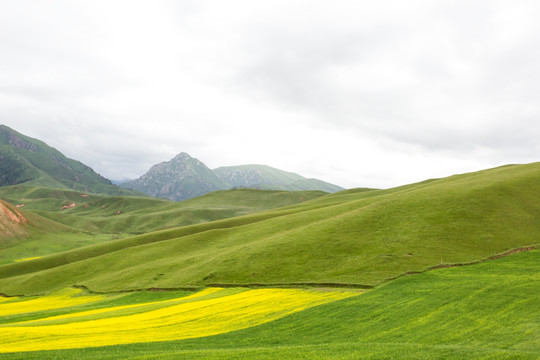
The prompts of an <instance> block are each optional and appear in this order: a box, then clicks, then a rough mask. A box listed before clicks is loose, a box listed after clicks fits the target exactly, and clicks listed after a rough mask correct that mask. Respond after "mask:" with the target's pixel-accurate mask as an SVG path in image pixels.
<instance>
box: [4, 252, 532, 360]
mask: <svg viewBox="0 0 540 360" xmlns="http://www.w3.org/2000/svg"><path fill="white" fill-rule="evenodd" d="M539 262H540V251H539V250H534V251H529V252H522V253H518V254H514V255H511V256H508V257H505V258H502V259H498V260H492V261H486V262H483V263H480V264H477V265H471V266H465V267H455V268H448V269H439V270H433V271H429V272H426V273H423V274H418V275H413V276H407V277H402V278H400V279H398V280H395V281H392V282H390V283H387V284H385V285H383V286H380V287H378V288H376V289H374V290H371V291H368V292H367V293H365V294H362V295H360V296H357V297H353V298H349V299H345V300H341V301H338V302H333V303H330V304H326V305H321V306H317V307H315V308H311V309H307V310H304V311H301V312H298V313H295V314H293V315H289V316H287V317H285V318H282V319H279V320H277V321H273V322H270V323H267V324H263V325H260V326H256V327H252V328H248V329H244V330H239V331H235V332H230V333H226V334H222V335H217V336H212V337H206V338H200V339H192V340H180V341H171V342H161V343H142V344H133V345H122V346H110V347H101V348H86V349H77V350H61V351H40V352H29V353H24V354H23V355H24V356H21V354H2V356H3V358H5V359H19V358H25V359H60V358H61V359H71V358H77V359H125V358H130V359H171V358H186V359H188V358H189V359H248V358H249V359H329V358H331V359H473V358H474V359H537V358H538V354H539V353H540V340H539V339H540V337H539V336H538V335H539V334H540V313H539V312H538V309H539V308H540V296H538V289H539V288H540V272H539V271H538V264H539ZM143 294H149V293H143ZM145 296H152V295H145ZM156 296H160V295H159V293H157V294H156ZM126 300H127V299H124V300H117V301H122V303H124V302H125V301H126Z"/></svg>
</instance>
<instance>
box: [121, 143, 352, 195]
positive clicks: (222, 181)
mask: <svg viewBox="0 0 540 360" xmlns="http://www.w3.org/2000/svg"><path fill="white" fill-rule="evenodd" d="M120 186H122V187H125V188H129V189H134V190H138V191H141V192H144V193H146V194H149V195H152V196H155V197H162V198H167V199H171V200H175V201H178V200H186V199H190V198H193V197H197V196H200V195H203V194H206V193H209V192H212V191H217V190H228V189H233V188H256V189H267V190H291V191H299V190H321V191H326V192H336V191H340V190H343V188H341V187H339V186H337V185H333V184H330V183H327V182H324V181H321V180H317V179H307V178H305V177H303V176H300V175H298V174H295V173H291V172H287V171H283V170H279V169H275V168H272V167H270V166H266V165H240V166H226V167H219V168H217V169H214V170H211V169H210V168H208V167H207V166H206V165H205V164H203V163H202V162H201V161H199V160H197V159H195V158H193V157H191V156H190V155H189V154H187V153H184V152H183V153H180V154H178V155H176V156H175V157H174V158H173V159H171V160H170V161H166V162H162V163H159V164H157V165H154V166H152V168H150V170H149V171H148V172H147V173H146V174H144V175H143V176H141V177H140V178H138V179H136V180H132V181H128V182H126V183H123V184H120Z"/></svg>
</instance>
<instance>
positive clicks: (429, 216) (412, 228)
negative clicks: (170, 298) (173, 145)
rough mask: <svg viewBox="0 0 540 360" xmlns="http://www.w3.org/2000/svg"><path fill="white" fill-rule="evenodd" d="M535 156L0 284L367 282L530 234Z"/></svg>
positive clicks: (1, 271) (12, 273) (138, 242)
mask: <svg viewBox="0 0 540 360" xmlns="http://www.w3.org/2000/svg"><path fill="white" fill-rule="evenodd" d="M539 233H540V163H534V164H528V165H510V166H504V167H499V168H495V169H490V170H484V171H479V172H475V173H469V174H462V175H456V176H451V177H448V178H444V179H433V180H428V181H424V182H421V183H418V184H411V185H407V186H402V187H398V188H393V189H387V190H367V189H357V190H348V191H343V192H339V193H335V194H331V195H326V196H322V197H318V198H316V199H313V200H311V201H306V202H303V203H300V204H295V205H291V206H288V207H283V208H279V209H273V210H269V211H265V212H257V213H254V214H248V215H243V216H237V217H233V218H229V219H224V220H218V221H213V222H207V223H202V224H196V225H190V226H183V227H179V228H174V229H168V230H161V231H157V232H151V233H147V234H143V235H139V236H135V237H129V238H126V239H121V240H116V241H109V242H107V243H103V244H98V245H93V246H88V247H84V248H78V249H75V250H72V251H69V252H63V253H60V254H55V255H51V256H48V257H44V258H41V259H36V260H32V261H27V262H23V263H16V264H9V265H3V266H0V292H4V293H7V294H39V293H44V292H47V291H52V290H54V289H59V288H63V287H67V286H71V285H83V286H86V287H88V288H89V289H92V290H95V291H118V290H125V289H145V288H154V287H158V288H159V287H163V288H182V287H204V286H207V285H222V286H236V285H250V284H258V285H266V286H275V285H279V286H282V285H293V286H294V285H298V284H347V285H353V286H359V287H370V286H376V285H379V284H381V283H384V282H385V281H388V280H389V279H392V278H394V277H396V276H399V275H401V274H404V273H407V272H416V271H423V270H426V269H428V268H430V267H433V266H436V265H439V264H454V263H464V262H471V261H477V260H481V259H484V258H487V257H489V256H491V255H493V254H497V253H501V252H504V251H507V250H509V249H512V248H516V247H521V246H527V245H534V244H537V243H538V234H539Z"/></svg>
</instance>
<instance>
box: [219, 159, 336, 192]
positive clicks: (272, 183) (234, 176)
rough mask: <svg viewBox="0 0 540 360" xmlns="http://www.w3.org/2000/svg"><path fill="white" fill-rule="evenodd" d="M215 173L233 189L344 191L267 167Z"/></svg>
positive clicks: (230, 168)
mask: <svg viewBox="0 0 540 360" xmlns="http://www.w3.org/2000/svg"><path fill="white" fill-rule="evenodd" d="M214 173H215V174H216V175H217V176H218V177H219V178H220V179H221V180H223V181H224V182H226V183H228V184H229V185H230V186H232V187H248V188H249V187H250V188H261V189H279V190H297V191H298V190H321V191H325V192H329V193H333V192H337V191H341V190H344V189H343V188H342V187H339V186H337V185H333V184H330V183H327V182H324V181H322V180H317V179H306V178H305V177H303V176H300V175H298V174H295V173H291V172H287V171H283V170H279V169H275V168H272V167H270V166H266V165H240V166H223V167H219V168H217V169H214Z"/></svg>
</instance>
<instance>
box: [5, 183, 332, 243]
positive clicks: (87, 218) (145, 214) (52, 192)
mask: <svg viewBox="0 0 540 360" xmlns="http://www.w3.org/2000/svg"><path fill="white" fill-rule="evenodd" d="M323 195H326V193H324V192H322V191H300V192H291V191H266V190H254V189H237V190H227V191H217V192H213V193H209V194H206V195H203V196H200V197H198V198H194V199H190V200H185V201H181V202H173V201H169V200H165V199H156V198H150V197H125V196H122V197H121V196H106V195H96V194H91V193H82V192H78V191H70V190H63V189H51V188H40V187H31V186H25V185H16V186H9V187H0V198H2V199H5V200H7V201H9V202H11V203H12V204H19V205H24V207H23V208H24V209H25V210H27V211H32V212H34V213H37V214H40V215H41V216H43V217H46V218H49V219H52V220H54V221H56V222H59V223H62V224H65V225H69V226H71V227H73V228H77V229H79V230H84V231H90V232H95V233H108V234H122V235H124V234H129V233H131V234H134V233H136V234H140V233H145V232H149V231H153V230H158V229H165V228H173V227H179V226H184V225H191V224H198V223H202V222H207V221H213V220H218V219H224V218H230V217H234V216H239V215H244V214H250V213H254V212H259V211H263V210H268V209H273V208H278V207H282V206H287V205H292V204H297V203H300V202H304V201H307V200H311V199H314V198H317V197H320V196H323Z"/></svg>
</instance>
